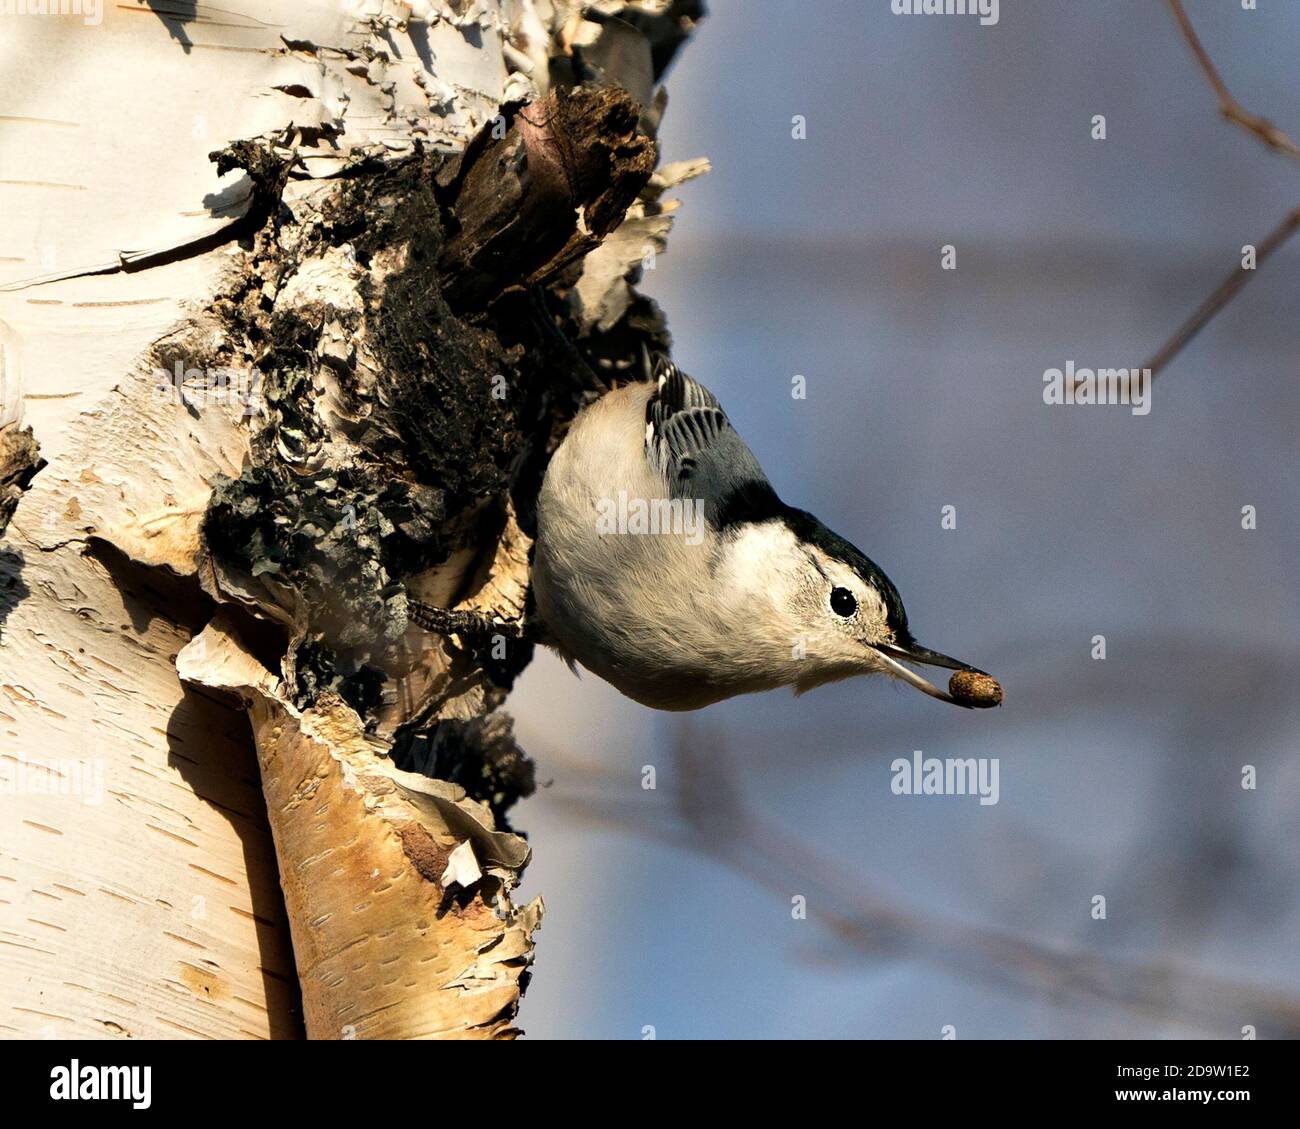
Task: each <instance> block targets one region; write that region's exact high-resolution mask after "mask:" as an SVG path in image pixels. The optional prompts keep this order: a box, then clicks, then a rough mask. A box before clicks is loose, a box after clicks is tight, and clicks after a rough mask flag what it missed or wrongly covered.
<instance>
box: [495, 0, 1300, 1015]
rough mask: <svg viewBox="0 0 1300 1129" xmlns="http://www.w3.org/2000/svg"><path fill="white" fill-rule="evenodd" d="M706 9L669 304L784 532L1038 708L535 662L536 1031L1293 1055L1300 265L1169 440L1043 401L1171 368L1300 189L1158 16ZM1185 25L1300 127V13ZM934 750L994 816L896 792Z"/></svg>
mask: <svg viewBox="0 0 1300 1129" xmlns="http://www.w3.org/2000/svg"><path fill="white" fill-rule="evenodd" d="M710 9H711V11H710V16H709V18H708V19H707V20H706V21H705V22H704V23H703V25H702V26H701V29H700V31H699V34H698V36H697V37H696V38H695V39H694V40H693V41H692V42H691V43H690V45H689V46H688V47H687V49H686V50H685V52H684V53H683V55H682V56H681V58H680V60H679V61H678V63H677V65H676V67H675V69H674V71H673V72H672V73H671V74H670V76H669V82H668V85H669V90H670V94H671V101H670V105H669V109H668V112H667V116H666V119H665V123H664V129H663V135H662V144H663V156H664V159H665V160H670V161H671V160H677V159H682V158H687V157H693V156H696V155H701V154H703V155H707V156H708V157H709V158H711V160H712V162H713V166H714V170H713V172H712V173H711V174H710V175H709V176H707V177H705V178H703V179H702V180H699V181H696V182H693V183H691V184H689V185H686V186H684V187H683V188H682V189H681V190H680V193H679V195H680V196H681V197H682V198H683V200H684V201H685V205H684V207H683V209H682V210H681V211H680V212H679V213H678V220H677V226H676V229H675V231H674V233H673V236H672V238H671V239H670V245H669V250H668V252H667V254H666V255H664V256H661V257H660V259H659V261H658V263H657V264H656V267H655V269H654V270H653V271H650V272H647V274H646V278H645V280H644V283H643V289H644V290H645V291H646V292H648V293H649V294H651V295H652V296H653V297H654V298H656V299H657V300H658V301H659V302H660V303H661V304H662V305H663V307H664V309H665V311H666V313H667V315H668V320H669V325H670V327H671V329H672V331H673V335H674V338H675V345H674V357H675V359H676V360H677V361H678V362H679V363H680V364H681V365H682V367H683V368H685V369H686V370H687V371H688V372H690V373H691V374H693V375H694V376H696V377H698V378H700V379H702V380H703V381H704V382H705V383H706V384H708V386H709V387H710V388H711V389H712V390H713V391H714V392H715V393H716V394H717V395H718V396H719V397H720V399H721V400H722V402H723V404H724V406H725V407H726V408H727V410H728V412H729V414H730V415H731V418H732V420H733V421H734V423H735V424H736V427H737V428H738V430H739V431H740V433H741V434H742V435H743V436H744V437H745V438H746V439H747V441H748V442H749V444H750V445H751V446H752V447H753V449H754V451H755V453H756V454H757V455H758V457H759V459H760V461H761V462H762V463H763V464H764V466H765V467H766V469H767V470H768V472H769V474H770V475H771V477H772V479H773V481H774V483H775V484H776V486H777V488H778V490H779V491H780V493H781V494H782V496H783V497H784V498H785V499H786V500H787V501H789V502H791V503H793V504H795V505H799V506H802V507H804V508H807V509H810V510H812V511H813V512H814V513H816V514H818V515H819V516H820V517H822V518H823V519H824V520H826V521H827V522H828V523H829V524H831V525H832V526H833V527H834V528H836V529H837V530H838V531H839V532H841V533H843V534H844V535H846V536H848V537H849V538H850V539H851V540H853V541H854V542H856V543H857V544H858V545H859V547H860V548H862V549H863V550H864V551H865V552H866V553H867V555H868V556H870V557H872V558H873V559H874V560H875V561H876V562H877V563H878V564H880V565H881V567H883V568H884V569H885V570H886V572H887V573H888V574H889V575H890V576H891V578H892V579H893V580H894V581H895V583H896V584H897V585H898V587H899V589H900V591H901V593H902V595H903V599H904V600H905V602H906V604H907V608H908V611H909V614H910V617H911V621H912V626H913V629H914V631H915V632H916V635H917V637H918V638H919V639H920V640H921V641H922V642H924V643H926V644H928V645H930V646H932V647H935V648H938V649H940V650H943V651H946V652H948V653H950V654H954V655H957V656H958V657H961V658H963V659H966V660H967V661H969V662H972V663H974V664H975V665H977V666H980V667H982V668H984V669H986V670H989V671H990V672H992V673H994V674H995V675H996V676H998V677H999V678H1000V680H1001V681H1002V683H1003V685H1004V687H1005V688H1006V704H1005V706H1004V707H1003V708H1002V709H1000V710H997V711H990V712H989V713H971V712H967V711H962V710H957V709H954V708H952V707H950V706H947V705H944V704H942V703H939V702H935V701H933V700H931V699H929V698H926V697H923V696H922V695H920V694H917V693H915V692H914V691H912V690H910V689H908V688H906V687H903V686H899V685H897V684H892V683H890V684H886V683H883V682H874V681H873V682H868V681H864V680H859V681H853V682H847V683H843V684H841V685H838V686H832V687H826V688H823V689H820V690H816V691H813V692H811V693H809V694H807V695H805V696H803V697H801V698H797V699H796V698H793V697H791V696H790V695H789V694H788V693H772V694H767V695H761V696H753V697H748V698H741V699H737V700H734V701H730V702H725V703H722V704H719V705H717V706H714V707H711V708H709V709H706V710H703V711H700V712H699V713H696V714H692V715H682V716H675V715H670V714H661V713H655V712H653V711H650V710H646V709H644V708H642V707H640V706H638V705H636V704H634V703H632V702H630V701H628V700H626V699H624V698H622V697H620V696H619V695H618V693H617V692H616V691H614V690H613V689H612V688H610V687H608V686H606V685H605V684H604V683H602V682H601V681H600V680H599V679H597V678H595V677H594V676H592V675H584V676H583V677H581V678H576V677H574V676H573V675H572V674H570V673H569V672H568V670H567V669H566V668H564V667H563V666H562V665H561V664H560V663H559V662H558V661H557V660H555V659H554V658H553V657H551V656H549V655H545V654H542V655H539V657H538V659H537V661H536V662H534V664H533V665H532V666H531V667H530V668H529V670H528V671H527V672H526V673H525V674H524V676H523V678H522V680H521V682H520V684H519V686H518V688H517V690H516V692H515V693H514V694H513V696H512V699H511V702H510V705H509V708H510V709H512V711H513V712H514V713H515V715H516V717H517V721H518V733H519V736H520V739H521V743H522V744H523V745H524V747H525V748H527V749H528V750H529V751H530V752H531V753H532V754H533V755H534V757H535V758H536V760H537V762H538V774H539V779H540V780H542V781H545V782H547V786H546V787H543V788H541V789H540V790H539V792H538V794H537V796H536V797H534V798H533V799H531V800H529V801H527V802H526V803H525V804H523V805H522V807H521V808H519V809H517V811H516V813H515V822H516V824H517V825H518V826H520V827H522V828H524V829H526V830H527V832H528V833H529V836H530V838H531V840H532V842H533V844H534V849H535V861H534V862H533V864H532V867H531V869H530V870H529V872H528V878H527V882H526V883H525V887H524V890H523V893H524V894H525V895H531V894H534V893H537V892H541V893H543V894H544V896H545V900H546V904H547V916H546V919H545V923H544V926H543V929H542V932H541V935H540V944H539V949H538V957H537V962H536V975H535V977H534V979H533V981H532V983H531V985H530V987H529V989H528V994H527V996H526V997H525V1000H524V1004H523V1008H522V1011H521V1015H520V1023H521V1025H522V1026H523V1027H524V1029H525V1030H526V1031H527V1033H528V1034H529V1035H530V1036H534V1037H600V1038H634V1039H636V1038H642V1037H644V1035H645V1034H647V1031H646V1029H647V1028H653V1030H654V1034H655V1035H656V1036H657V1037H658V1038H683V1037H720V1038H744V1037H797V1038H803V1037H808V1038H812V1037H867V1038H896V1037H902V1038H940V1037H942V1035H943V1033H944V1029H945V1027H947V1026H951V1027H952V1028H955V1033H956V1036H957V1037H958V1038H981V1037H1025V1038H1041V1037H1091V1038H1109V1037H1117V1036H1131V1037H1139V1038H1147V1037H1151V1038H1159V1037H1179V1036H1190V1035H1208V1036H1219V1037H1223V1038H1230V1039H1236V1038H1241V1037H1242V1029H1243V1028H1244V1027H1254V1028H1256V1030H1257V1033H1258V1035H1259V1037H1261V1038H1266V1037H1270V1036H1280V1035H1290V1036H1293V1037H1294V1036H1295V1035H1296V1034H1297V1033H1300V959H1298V958H1300V939H1298V938H1300V906H1298V902H1297V878H1298V874H1300V871H1298V869H1297V863H1298V862H1300V804H1298V803H1297V798H1298V797H1300V702H1298V701H1297V695H1296V693H1295V680H1296V675H1297V663H1296V660H1297V654H1298V650H1300V647H1298V644H1297V639H1300V603H1298V601H1297V576H1296V573H1297V568H1296V563H1297V559H1300V552H1298V550H1300V536H1298V534H1297V525H1296V513H1297V508H1298V507H1297V476H1296V457H1295V442H1294V440H1295V433H1296V425H1297V420H1300V393H1298V392H1297V375H1300V374H1298V373H1297V368H1298V361H1300V351H1298V350H1297V336H1298V333H1297V298H1296V295H1297V292H1298V291H1300V238H1298V239H1297V240H1296V241H1295V242H1294V243H1293V244H1292V245H1290V246H1289V247H1286V248H1284V249H1283V250H1282V251H1280V252H1279V253H1278V254H1277V255H1276V257H1275V258H1274V259H1272V260H1271V261H1270V262H1269V263H1268V264H1267V265H1265V266H1264V267H1263V268H1262V269H1261V270H1260V273H1259V276H1258V277H1257V278H1255V279H1253V280H1252V281H1251V283H1250V284H1249V286H1247V287H1246V289H1245V290H1244V291H1243V292H1242V293H1241V294H1240V295H1239V296H1238V298H1237V299H1236V300H1235V301H1234V302H1233V303H1232V304H1231V305H1229V306H1228V307H1227V308H1226V309H1225V310H1224V311H1223V313H1222V314H1221V315H1220V316H1219V317H1218V318H1217V319H1216V320H1215V321H1214V322H1213V323H1212V324H1211V325H1210V326H1209V328H1208V329H1206V330H1205V331H1204V333H1203V334H1202V335H1201V336H1200V337H1199V338H1197V339H1196V340H1195V341H1194V342H1193V343H1192V344H1191V345H1190V346H1189V347H1188V348H1187V349H1186V351H1184V352H1183V353H1182V355H1180V356H1179V357H1178V358H1177V359H1176V360H1175V361H1174V362H1173V364H1172V365H1171V366H1170V367H1169V368H1168V369H1167V370H1166V371H1165V372H1164V373H1163V375H1162V376H1161V377H1160V379H1159V380H1157V382H1156V384H1155V388H1154V394H1153V408H1152V410H1151V412H1150V414H1149V415H1146V416H1134V415H1133V414H1131V412H1130V411H1129V409H1128V408H1126V407H1083V406H1071V407H1064V406H1052V407H1049V406H1047V405H1045V404H1044V403H1043V400H1042V376H1043V372H1044V370H1045V369H1047V368H1053V367H1063V366H1064V365H1065V363H1066V362H1067V361H1070V360H1073V361H1074V362H1075V363H1076V365H1079V366H1086V367H1097V366H1116V367H1123V366H1133V365H1139V364H1141V363H1142V361H1143V360H1144V359H1145V358H1146V357H1148V356H1149V355H1150V354H1151V353H1152V352H1154V350H1155V349H1156V347H1157V346H1158V345H1160V344H1161V343H1162V342H1163V341H1164V340H1165V339H1166V338H1168V337H1169V336H1170V335H1171V334H1172V332H1173V331H1174V329H1175V328H1176V327H1177V326H1178V325H1179V324H1180V323H1181V322H1182V321H1183V319H1184V318H1185V317H1186V316H1187V315H1188V314H1189V313H1190V312H1191V310H1192V309H1193V308H1194V307H1195V306H1196V305H1197V304H1198V303H1200V302H1201V300H1202V299H1203V298H1204V297H1205V296H1206V295H1208V294H1209V292H1210V291H1211V290H1212V289H1213V288H1214V287H1215V286H1216V285H1217V284H1218V283H1219V281H1220V280H1221V278H1222V277H1223V276H1224V275H1225V274H1226V273H1227V272H1228V271H1230V270H1231V269H1233V267H1234V266H1235V265H1236V264H1237V263H1238V261H1239V258H1240V255H1241V248H1242V246H1243V245H1244V244H1247V243H1258V242H1259V241H1261V240H1262V239H1263V238H1264V236H1265V235H1266V233H1268V232H1269V231H1271V230H1272V229H1273V228H1274V227H1275V226H1276V225H1277V224H1278V223H1279V222H1280V221H1281V219H1282V217H1283V216H1284V215H1285V213H1286V212H1287V211H1288V210H1289V209H1291V208H1293V207H1294V206H1296V204H1297V203H1300V165H1298V164H1297V163H1296V162H1294V161H1288V160H1287V159H1285V158H1284V157H1282V156H1279V155H1278V154H1275V153H1271V152H1270V151H1268V150H1267V149H1266V148H1265V147H1264V146H1263V145H1261V144H1260V143H1259V141H1257V140H1256V139H1255V138H1253V137H1251V136H1249V135H1247V134H1246V133H1245V132H1244V131H1242V130H1240V129H1238V128H1236V127H1234V126H1231V125H1229V124H1227V123H1225V122H1223V121H1222V120H1221V119H1220V117H1219V115H1218V113H1217V110H1216V104H1215V101H1214V98H1213V96H1212V93H1211V91H1210V88H1209V87H1208V85H1207V84H1206V82H1205V80H1204V78H1203V76H1202V75H1201V73H1200V72H1199V71H1198V70H1197V68H1196V66H1195V64H1194V61H1193V59H1192V56H1191V54H1190V52H1189V50H1188V48H1187V45H1186V43H1185V42H1184V41H1183V40H1182V38H1181V37H1180V35H1179V33H1178V31H1177V28H1176V25H1175V23H1174V21H1173V19H1172V18H1171V16H1170V14H1169V11H1168V10H1167V8H1166V7H1165V5H1164V4H1162V3H1158V2H1156V0H1143V2H1140V3H1138V2H1133V0H1093V2H1091V3H1089V4H1086V5H1085V4H1077V3H1072V2H1068V0H1034V2H1033V3H1026V2H1019V3H1018V2H1016V0H1003V2H1002V4H1001V12H1000V20H999V22H998V24H997V25H996V26H994V27H987V28H986V27H981V26H980V25H979V23H978V21H977V19H975V18H973V17H962V16H943V17H939V16H910V17H904V16H895V15H892V14H891V12H890V4H889V0H804V2H802V3H799V4H791V3H787V2H784V0H712V2H711V4H710ZM1187 10H1188V13H1189V15H1190V16H1191V18H1192V20H1193V22H1194V24H1195V26H1196V29H1197V31H1198V32H1199V34H1200V36H1201V38H1202V41H1203V42H1204V44H1205V46H1206V48H1207V50H1208V51H1209V52H1210V54H1211V56H1212V57H1213V59H1214V60H1215V62H1216V63H1217V65H1218V67H1219V69H1220V71H1221V73H1222V74H1223V77H1224V79H1225V81H1226V82H1227V84H1228V86H1229V88H1230V89H1231V90H1232V92H1233V93H1234V94H1235V95H1236V97H1237V98H1238V99H1239V100H1240V101H1241V102H1242V103H1243V104H1244V105H1245V106H1246V107H1247V108H1248V109H1249V110H1251V111H1253V112H1255V113H1259V114H1263V115H1264V116H1266V117H1269V118H1272V119H1273V120H1274V121H1276V122H1277V123H1278V124H1279V125H1280V126H1281V127H1282V128H1283V129H1289V130H1290V132H1291V133H1292V134H1293V136H1294V135H1296V134H1297V132H1298V131H1300V90H1297V88H1296V83H1295V73H1296V71H1295V52H1296V45H1297V42H1300V5H1298V4H1294V3H1283V2H1282V0H1259V5H1258V10H1255V11H1249V10H1243V9H1242V8H1241V6H1240V5H1239V4H1236V3H1231V2H1225V0H1189V2H1188V4H1187ZM796 114H802V115H804V116H805V118H806V121H807V138H806V139H805V140H799V141H797V140H793V139H792V137H791V119H792V117H793V116H794V115H796ZM1094 114H1104V115H1105V116H1106V123H1107V138H1106V140H1104V141H1096V140H1093V139H1092V137H1091V126H1092V123H1091V119H1092V116H1093V115H1094ZM944 244H953V245H954V246H955V247H956V253H957V269H956V270H955V271H945V270H942V269H940V249H941V247H942V246H943V245H944ZM796 374H800V375H802V376H804V377H805V379H806V382H807V398H806V399H803V400H796V399H793V398H792V397H791V378H792V377H793V376H794V375H796ZM1246 505H1250V506H1254V507H1255V509H1256V513H1257V515H1258V516H1257V522H1258V527H1257V528H1256V529H1254V530H1250V531H1247V530H1243V528H1242V513H1241V511H1242V507H1243V506H1246ZM944 506H954V507H956V518H957V526H956V528H955V529H947V530H946V529H943V528H941V524H940V518H941V509H942V507H944ZM1098 635H1103V636H1105V645H1106V658H1105V660H1104V661H1099V660H1096V659H1094V658H1092V657H1091V656H1092V653H1093V646H1094V645H1093V638H1094V636H1098ZM916 749H920V750H923V752H924V753H925V755H926V756H935V757H940V758H943V757H996V758H998V759H999V764H1000V785H1001V796H1000V800H999V802H998V803H997V804H996V805H994V806H981V805H980V804H979V803H978V801H977V800H976V799H975V798H973V797H961V796H951V797H939V796H931V797H919V796H895V795H893V794H892V793H891V791H890V768H889V766H890V762H891V761H892V760H893V759H894V758H896V757H905V758H906V757H910V756H911V755H912V751H913V750H916ZM1245 765H1252V766H1254V767H1255V769H1256V772H1257V781H1258V784H1257V787H1256V788H1255V789H1254V790H1245V789H1243V787H1242V772H1243V766H1245ZM645 766H653V767H654V769H655V783H656V787H655V788H654V790H646V789H644V788H643V787H642V780H643V769H644V768H645ZM1098 895H1101V896H1104V897H1105V899H1106V917H1105V919H1104V920H1095V919H1094V918H1093V916H1092V909H1093V904H1094V903H1093V899H1094V898H1095V897H1096V896H1098ZM799 897H802V898H803V899H806V906H807V917H806V919H802V918H801V917H800V916H799V915H798V913H797V903H796V902H794V901H792V899H796V898H799Z"/></svg>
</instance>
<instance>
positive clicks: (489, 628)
mask: <svg viewBox="0 0 1300 1129" xmlns="http://www.w3.org/2000/svg"><path fill="white" fill-rule="evenodd" d="M406 606H407V608H408V609H409V613H410V617H411V622H412V623H414V624H415V625H416V626H417V627H420V628H423V629H424V630H425V631H429V632H432V633H433V634H435V635H460V636H463V637H466V638H475V639H487V638H492V637H493V636H502V637H504V638H506V639H531V638H532V637H533V633H532V631H531V630H530V628H529V625H528V624H527V623H525V622H524V621H522V620H511V619H499V618H498V617H496V616H493V615H488V614H487V613H486V612H478V611H472V610H470V611H452V610H450V609H448V608H435V607H434V606H433V605H432V604H425V603H422V602H420V601H419V600H412V599H409V598H408V599H407V601H406Z"/></svg>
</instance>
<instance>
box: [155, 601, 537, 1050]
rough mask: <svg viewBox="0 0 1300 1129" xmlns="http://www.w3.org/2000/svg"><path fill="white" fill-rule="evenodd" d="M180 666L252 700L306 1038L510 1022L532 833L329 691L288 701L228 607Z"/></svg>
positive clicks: (523, 943) (418, 1033) (407, 1035)
mask: <svg viewBox="0 0 1300 1129" xmlns="http://www.w3.org/2000/svg"><path fill="white" fill-rule="evenodd" d="M177 668H178V670H179V671H180V673H181V677H182V678H184V679H185V680H186V681H188V682H191V683H195V684H198V685H202V686H207V687H209V688H211V689H220V690H224V691H227V692H233V693H236V694H238V695H239V696H240V697H241V698H243V699H244V701H245V703H246V704H247V706H248V709H249V713H250V717H251V719H252V723H253V734H254V737H255V739H256V743H257V755H258V762H259V764H260V766H261V770H262V786H263V789H264V791H265V794H266V806H267V815H268V818H269V819H270V823H271V832H272V836H273V838H274V841H275V849H276V857H277V859H278V860H279V864H280V884H281V888H282V889H283V891H284V899H285V907H286V910H287V912H288V917H289V922H290V929H291V932H292V935H293V946H294V956H295V963H296V964H297V968H298V977H299V981H300V984H301V988H302V1000H303V1018H304V1021H305V1023H306V1028H307V1034H308V1036H309V1037H310V1038H315V1039H351V1038H367V1039H413V1038H512V1037H513V1036H514V1035H516V1034H517V1033H518V1032H517V1030H516V1028H515V1027H514V1024H513V1019H514V1016H515V1013H516V1010H517V1008H518V1005H519V997H520V991H521V989H520V978H521V976H522V975H523V973H524V971H525V969H526V968H527V967H528V965H529V963H530V960H531V954H532V948H533V940H532V934H533V932H534V930H535V929H536V928H537V927H538V925H539V924H540V921H541V914H542V904H541V900H540V899H536V900H534V901H533V902H532V903H530V904H529V905H526V906H523V907H521V908H518V909H517V908H515V907H514V906H513V905H512V904H511V902H510V897H509V894H510V890H511V888H512V887H513V886H514V885H515V884H516V883H517V882H518V880H519V876H520V874H521V873H522V871H523V869H524V867H525V866H526V865H527V863H528V859H529V857H530V852H529V848H528V845H527V843H525V842H524V840H522V839H521V838H519V837H518V836H516V835H513V834H510V833H507V832H501V831H498V830H496V827H495V825H494V822H493V819H492V815H491V813H490V811H489V810H488V809H487V808H486V807H485V806H484V805H482V804H479V803H476V802H474V801H473V800H469V799H467V798H466V796H465V793H464V790H463V789H461V788H459V787H458V786H456V785H454V784H449V783H447V782H446V781H441V780H431V779H429V778H427V777H425V776H421V775H418V774H416V773H408V772H402V771H401V770H399V769H397V768H394V767H393V766H392V764H391V762H389V761H387V760H386V759H385V758H383V757H381V756H377V755H376V753H375V751H374V749H373V747H372V745H371V743H370V742H369V741H368V740H367V738H366V735H365V733H364V731H363V730H362V727H361V723H360V719H359V718H358V717H357V715H356V713H355V712H354V711H353V710H352V709H350V708H349V707H348V706H347V705H346V703H344V702H343V700H342V699H341V698H339V697H338V696H337V695H335V694H330V693H326V694H322V695H321V696H320V697H319V698H318V699H317V701H316V703H315V705H314V706H313V707H312V708H310V709H307V710H301V711H300V710H297V709H295V708H294V707H293V706H292V704H290V703H289V702H287V701H285V700H284V699H283V698H282V697H281V695H280V680H279V679H278V678H276V677H275V676H274V675H272V674H271V672H270V671H269V670H267V669H266V668H265V667H264V666H263V665H262V664H261V663H260V662H259V661H258V660H257V659H255V658H254V657H253V656H252V655H251V654H250V653H249V652H248V651H247V650H246V649H245V647H244V645H243V643H242V641H241V639H240V637H239V634H238V631H237V630H236V628H235V627H234V626H233V625H232V623H231V621H230V620H228V619H226V618H224V617H223V616H219V617H218V618H217V619H216V620H214V621H213V623H212V624H210V625H209V626H208V627H207V628H206V629H205V630H204V631H203V632H202V633H201V634H200V635H198V636H197V637H196V638H195V639H194V640H193V642H192V643H190V645H189V646H187V647H186V648H185V649H184V650H183V651H182V652H181V654H180V656H179V657H178V659H177Z"/></svg>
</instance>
